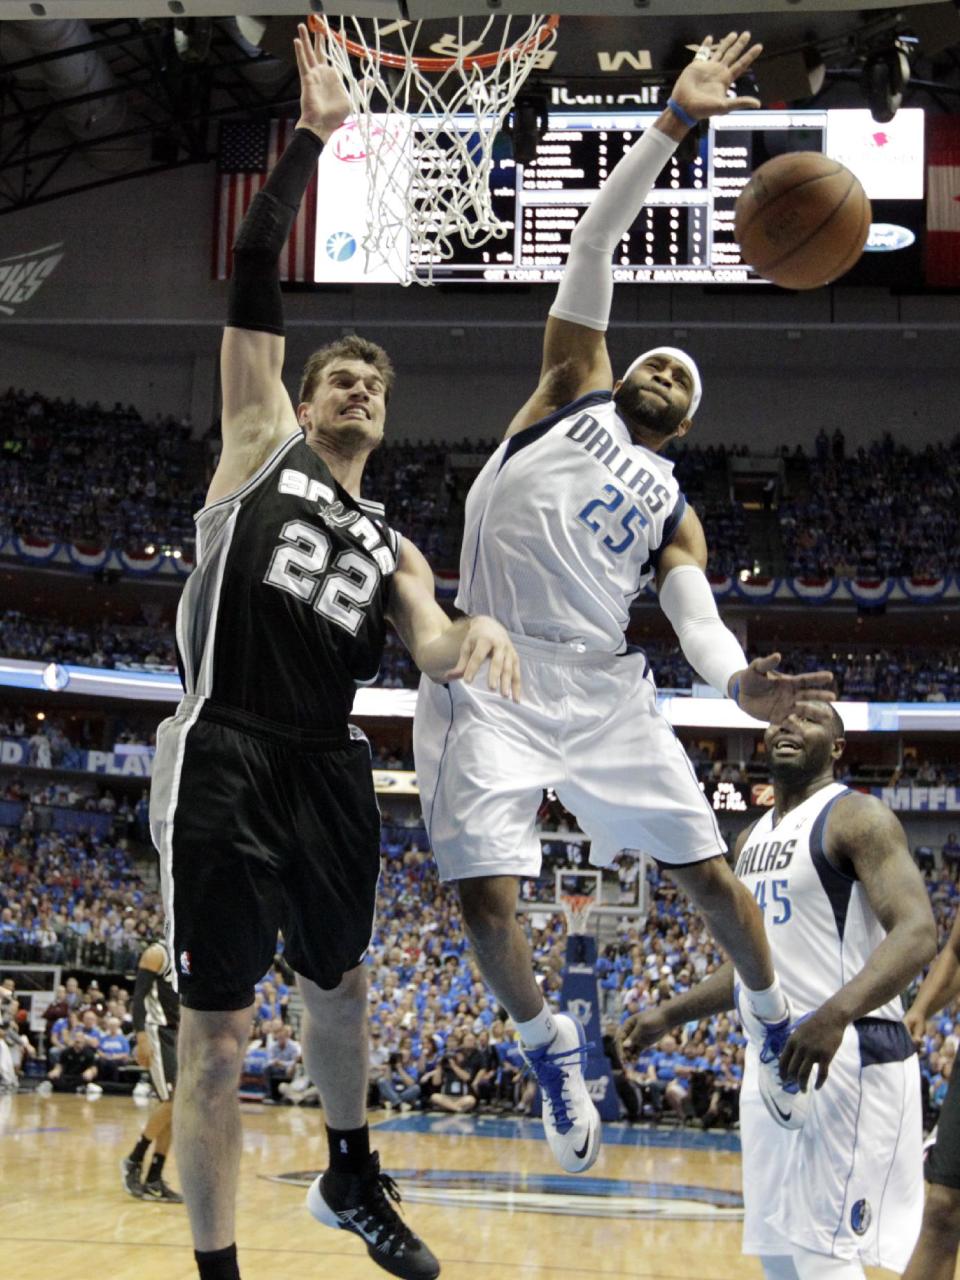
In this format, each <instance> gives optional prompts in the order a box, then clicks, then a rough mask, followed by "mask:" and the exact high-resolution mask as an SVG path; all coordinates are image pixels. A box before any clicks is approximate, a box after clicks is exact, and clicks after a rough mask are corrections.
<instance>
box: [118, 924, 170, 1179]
mask: <svg viewBox="0 0 960 1280" xmlns="http://www.w3.org/2000/svg"><path fill="white" fill-rule="evenodd" d="M172 979H173V963H172V961H171V959H170V953H169V951H168V950H167V947H166V944H165V943H163V942H151V944H150V946H149V947H147V949H146V951H144V953H143V955H142V956H141V957H140V964H139V966H138V968H137V980H136V984H135V985H134V988H133V1005H132V1009H131V1012H132V1014H133V1030H134V1032H135V1034H136V1037H137V1045H136V1049H135V1051H134V1056H135V1057H136V1060H137V1062H138V1063H139V1065H140V1066H141V1067H146V1068H147V1070H148V1071H149V1072H150V1079H151V1080H152V1081H153V1087H154V1089H155V1090H156V1092H157V1097H158V1098H159V1099H160V1105H159V1107H157V1108H156V1110H155V1111H154V1112H153V1113H152V1115H151V1116H150V1119H149V1120H148V1121H147V1123H146V1125H144V1128H143V1132H142V1133H141V1134H140V1137H139V1139H138V1140H137V1143H136V1145H135V1146H134V1148H133V1150H132V1151H131V1152H130V1154H129V1155H128V1156H125V1157H124V1158H123V1160H122V1161H121V1162H120V1173H121V1176H122V1178H123V1189H124V1191H126V1192H127V1194H128V1195H131V1196H133V1197H134V1199H136V1200H159V1201H163V1202H164V1203H166V1204H183V1196H181V1195H178V1194H177V1192H176V1191H173V1190H172V1189H171V1188H170V1187H168V1186H167V1184H166V1182H165V1181H164V1178H163V1166H164V1162H165V1161H166V1158H167V1156H168V1155H169V1153H170V1144H171V1142H172V1141H173V1088H174V1085H175V1084H176V1082H177V1028H178V1027H179V1025H180V1001H179V999H178V998H177V993H176V991H175V990H174V989H173V982H172ZM151 1143H152V1144H153V1159H152V1160H151V1161H150V1167H149V1169H148V1170H147V1176H146V1178H143V1179H142V1180H141V1178H142V1170H143V1162H144V1159H145V1158H146V1154H147V1151H148V1150H149V1148H150V1144H151Z"/></svg>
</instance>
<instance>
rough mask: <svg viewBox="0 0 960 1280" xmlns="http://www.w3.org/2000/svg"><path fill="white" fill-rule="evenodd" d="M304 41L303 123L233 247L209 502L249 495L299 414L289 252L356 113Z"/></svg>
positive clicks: (300, 59)
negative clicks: (287, 358)
mask: <svg viewBox="0 0 960 1280" xmlns="http://www.w3.org/2000/svg"><path fill="white" fill-rule="evenodd" d="M298 30H299V35H298V36H297V38H296V39H295V40H294V42H293V43H294V50H295V52H296V57H297V67H298V68H299V71H300V118H299V120H298V121H297V128H296V131H295V132H294V135H293V138H292V139H291V141H290V144H289V145H288V147H287V149H286V150H285V151H284V153H283V155H282V156H281V157H280V159H279V160H278V161H277V163H276V165H275V166H274V169H273V172H272V173H271V174H270V177H269V178H268V179H267V181H266V183H265V185H264V187H263V190H262V191H260V192H258V193H257V195H256V196H254V198H253V200H252V201H251V204H250V208H249V209H248V210H247V213H246V216H245V217H244V219H243V222H242V223H241V224H240V230H239V231H238V232H237V238H236V241H235V242H234V246H233V274H232V276H231V279H230V295H229V302H228V319H227V327H226V328H225V329H224V332H223V342H222V343H221V347H220V380H221V384H222V388H223V415H222V431H223V451H222V453H221V455H220V463H219V465H218V467H217V470H216V473H215V474H214V477H213V481H212V483H211V485H210V491H209V493H208V495H207V501H208V502H215V501H217V499H218V498H222V497H225V496H226V495H227V494H228V493H231V492H232V491H233V490H234V489H237V488H239V487H240V486H241V485H242V484H243V483H244V482H245V481H246V480H247V479H248V478H249V477H250V476H251V475H252V474H253V472H254V471H256V470H257V468H258V467H259V466H260V465H261V463H263V461H264V460H265V459H266V458H267V457H268V456H269V454H270V453H271V452H272V451H273V449H274V448H276V446H277V444H279V443H280V441H281V440H283V439H284V438H285V437H286V436H288V435H290V434H291V432H293V431H296V429H297V415H296V412H295V410H294V407H293V405H292V404H291V402H290V397H289V395H288V394H287V391H286V388H285V387H284V385H283V377H282V374H283V357H284V330H283V304H282V300H281V295H280V265H279V264H280V253H281V251H282V249H283V246H284V244H285V243H286V241H287V237H288V236H289V234H290V228H291V227H292V226H293V223H294V220H295V218H296V216H297V211H298V209H299V208H300V201H301V200H302V199H303V193H304V192H305V191H306V189H307V186H308V185H309V182H310V179H311V177H312V176H313V174H314V173H315V172H316V168H317V159H318V157H319V155H320V152H321V151H322V149H323V144H324V143H325V142H326V141H327V139H328V138H329V137H330V135H331V134H332V133H333V132H334V130H336V129H337V128H339V126H340V125H341V124H342V123H343V121H344V120H345V119H346V118H347V116H348V114H349V112H350V100H349V98H348V97H347V94H346V91H345V90H344V88H343V84H342V82H341V80H340V76H339V74H338V73H337V72H336V71H335V70H334V69H333V67H331V66H329V65H328V64H327V62H326V61H325V59H324V58H323V57H322V49H321V45H320V39H321V37H320V36H319V35H318V36H317V38H316V42H315V43H312V42H311V40H310V36H309V34H308V32H307V29H306V27H305V26H303V25H301V26H300V27H299V29H298Z"/></svg>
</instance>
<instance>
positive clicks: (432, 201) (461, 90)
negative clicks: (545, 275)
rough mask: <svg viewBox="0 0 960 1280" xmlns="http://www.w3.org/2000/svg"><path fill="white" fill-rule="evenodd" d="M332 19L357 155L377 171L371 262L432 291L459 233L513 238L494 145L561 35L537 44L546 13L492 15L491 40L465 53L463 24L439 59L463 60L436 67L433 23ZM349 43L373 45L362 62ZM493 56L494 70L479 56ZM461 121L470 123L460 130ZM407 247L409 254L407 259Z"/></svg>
mask: <svg viewBox="0 0 960 1280" xmlns="http://www.w3.org/2000/svg"><path fill="white" fill-rule="evenodd" d="M323 21H324V23H325V24H326V26H327V28H328V32H329V33H330V34H329V35H328V38H327V41H326V44H327V51H328V56H329V57H330V60H331V62H332V63H333V64H334V65H335V66H336V67H337V68H338V69H339V71H340V72H341V74H342V76H343V79H344V83H345V85H346V88H347V92H348V94H349V95H350V101H351V104H352V106H353V110H354V117H355V118H351V119H350V120H349V121H348V122H347V126H346V127H347V128H349V129H351V130H353V131H354V132H355V134H356V135H357V137H356V143H355V145H356V153H357V156H358V158H359V155H360V154H361V153H362V155H363V159H364V164H365V167H366V176H367V193H368V196H367V201H368V203H367V229H366V234H365V236H364V238H363V249H364V251H365V253H366V256H367V267H368V269H369V267H370V264H371V263H386V264H387V265H388V266H389V267H390V268H391V269H392V271H393V273H394V274H395V275H396V277H397V279H398V280H400V282H401V283H402V284H411V283H412V282H413V281H415V280H416V281H419V282H420V283H423V284H430V283H432V280H433V267H434V265H435V264H436V263H438V262H444V261H449V260H450V259H451V258H452V257H453V255H454V245H453V243H452V241H453V238H455V237H459V238H460V239H462V240H463V242H464V243H465V244H466V245H467V246H469V247H471V248H476V247H478V246H480V245H483V244H486V243H487V241H489V240H490V239H493V238H496V239H500V238H502V237H503V236H505V235H506V234H507V231H508V229H509V228H508V227H507V226H506V225H505V224H504V223H502V222H500V220H499V219H498V218H497V217H496V215H495V214H494V211H493V205H492V200H491V191H490V174H491V169H492V167H493V147H494V143H495V141H496V138H497V135H498V133H499V132H500V130H501V129H502V127H503V124H504V121H505V120H506V117H507V115H508V114H509V112H510V110H511V108H512V106H513V103H514V101H515V100H516V97H517V94H518V92H519V91H520V88H521V86H522V85H523V83H524V81H525V80H526V79H527V77H528V76H529V75H530V72H531V71H532V70H533V69H534V67H535V66H536V64H537V60H538V59H539V58H540V56H541V55H542V54H543V52H544V51H545V50H546V49H548V48H549V47H550V46H551V45H552V44H553V42H554V40H555V39H556V31H555V30H547V31H546V32H545V33H543V34H542V36H541V38H540V39H539V40H538V33H540V32H541V29H542V28H544V26H545V25H546V21H547V15H544V14H540V15H533V16H530V17H526V18H524V17H517V16H516V15H509V14H508V15H499V16H494V17H490V18H488V19H487V20H486V23H485V25H484V27H483V30H482V33H481V34H475V35H474V37H473V39H472V40H471V41H470V43H469V44H467V45H466V46H465V44H464V34H463V19H462V18H458V19H457V20H456V21H457V26H458V37H459V38H458V40H457V43H456V45H455V46H450V47H447V46H446V45H445V44H441V45H439V46H438V47H436V48H435V49H432V50H430V54H429V55H428V56H439V57H444V56H447V57H454V58H455V61H454V63H453V65H451V66H450V67H449V68H448V69H444V70H438V71H426V70H424V69H423V68H422V67H421V66H420V62H421V61H423V56H422V50H423V45H422V44H421V43H419V39H420V34H421V28H422V26H423V23H422V22H407V23H402V24H400V23H397V22H396V21H393V20H391V21H390V22H389V23H387V21H386V20H384V21H383V22H381V21H379V20H373V21H372V23H371V22H370V21H369V20H368V23H367V31H366V34H365V32H364V29H363V27H362V26H361V24H360V22H359V21H358V20H357V19H356V18H353V17H346V16H344V17H340V18H333V17H325V18H324V19H323ZM382 27H389V36H390V41H391V44H390V48H389V50H387V49H386V47H381V29H382ZM347 40H349V41H351V42H352V43H353V44H354V45H360V46H362V49H363V56H362V57H356V59H354V56H353V55H351V53H350V51H349V50H348V48H347V45H346V41H347ZM371 41H372V43H371ZM397 42H399V44H400V46H401V49H400V50H397V48H396V44H397ZM416 50H420V55H421V56H418V54H417V53H416V52H415V51H416ZM494 51H495V52H496V54H497V58H496V63H495V65H493V66H491V67H479V66H477V65H476V63H475V62H473V61H471V57H472V56H475V55H477V54H479V53H480V52H482V53H483V54H487V53H491V52H494ZM387 53H389V54H394V55H396V54H399V55H400V56H401V57H402V59H403V65H401V66H399V67H397V66H388V65H386V63H385V62H384V61H383V57H384V55H385V54H387ZM391 60H392V59H391ZM374 95H376V96H377V97H379V98H381V99H382V100H383V101H384V102H385V104H386V106H387V114H385V115H384V114H377V115H375V114H373V113H372V112H371V110H370V103H371V101H372V100H373V98H374ZM452 116H459V117H461V119H460V120H459V121H458V122H457V127H453V123H452V121H451V117H452ZM408 243H409V252H403V249H404V247H405V246H406V245H407V244H408ZM417 268H419V269H420V270H419V272H418V271H417Z"/></svg>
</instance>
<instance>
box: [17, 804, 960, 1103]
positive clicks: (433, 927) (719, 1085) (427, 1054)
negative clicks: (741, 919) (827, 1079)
mask: <svg viewBox="0 0 960 1280" xmlns="http://www.w3.org/2000/svg"><path fill="white" fill-rule="evenodd" d="M385 818H386V821H385V824H384V841H383V874H382V876H381V881H380V887H379V897H378V908H377V923H376V931H375V933H374V936H373V939H372V941H371V946H370V950H369V953H368V966H369V988H370V1004H369V1011H370V1069H371V1084H370V1104H371V1105H383V1106H386V1107H388V1108H394V1107H397V1108H400V1109H409V1108H412V1107H421V1108H425V1109H433V1110H439V1111H448V1112H468V1111H474V1110H476V1109H477V1108H494V1109H496V1110H499V1111H509V1112H511V1113H515V1114H518V1115H523V1114H526V1113H528V1112H529V1110H530V1107H531V1103H532V1101H533V1099H534V1094H533V1086H532V1084H531V1081H530V1080H529V1078H528V1077H527V1075H526V1073H525V1071H524V1067H523V1062H522V1059H521V1056H520V1052H519V1047H518V1044H517V1039H516V1034H515V1031H514V1030H513V1028H512V1026H511V1025H510V1024H509V1022H508V1021H507V1020H506V1019H505V1018H504V1016H503V1012H502V1010H500V1009H498V1007H497V1003H496V1001H495V999H494V998H493V996H492V994H491V993H490V991H489V990H488V989H487V988H486V986H485V984H484V982H483V980H482V978H481V976H480V973H479V970H478V968H477V966H476V963H475V960H474V958H473V955H472V953H471V951H470V948H469V946H468V943H467V938H466V934H465V931H464V927H463V920H462V916H461V913H460V908H459V905H458V901H457V899H456V896H455V895H454V894H453V893H452V892H451V891H450V890H449V889H448V888H446V887H445V886H443V885H441V884H440V882H439V880H438V877H437V873H436V869H435V866H434V864H433V861H432V858H431V857H430V855H429V854H428V853H427V852H426V851H425V850H426V840H425V835H424V833H423V831H422V829H421V828H419V827H418V826H417V825H416V823H415V822H414V820H413V819H410V820H409V823H408V822H403V821H400V820H399V819H397V818H394V817H391V815H389V814H387V815H385ZM543 818H544V820H545V823H546V825H547V826H548V827H550V828H552V829H553V830H554V831H556V835H557V840H556V841H555V843H557V844H558V847H559V846H560V845H562V843H563V836H564V835H565V834H566V833H565V831H564V830H563V828H564V827H565V826H567V825H568V823H567V822H566V820H565V819H564V816H563V814H562V811H561V810H559V809H558V808H557V807H556V806H554V807H553V808H551V807H550V806H549V805H547V806H545V808H544V811H543ZM948 843H949V842H948ZM570 847H571V848H575V849H576V850H577V851H578V852H579V851H580V850H582V843H580V842H576V841H571V842H570ZM951 849H952V850H953V854H954V856H953V857H952V858H948V857H947V856H946V852H944V855H943V856H942V857H941V858H939V859H934V860H933V864H932V865H931V866H929V867H928V868H927V869H925V871H924V875H925V879H926V883H927V886H928V890H929V893H930V898H931V902H932V904H933V908H934V912H935V915H936V919H937V924H938V929H939V933H940V942H941V945H942V944H943V942H944V941H945V939H946V936H947V934H948V932H949V929H950V926H951V923H952V920H953V917H954V914H955V912H956V910H957V909H958V906H960V886H958V883H957V878H956V877H957V872H958V868H960V843H958V842H957V841H956V839H953V838H952V844H951ZM571 865H573V866H574V867H575V866H576V865H578V862H577V861H576V860H574V861H573V862H572V864H571ZM638 865H639V864H636V863H634V872H635V871H636V868H637V866H638ZM624 871H625V868H621V873H623V872H624ZM646 876H647V879H648V885H647V887H648V896H649V909H648V914H647V916H646V918H645V920H644V921H643V922H640V921H639V920H637V919H636V918H628V917H624V918H623V919H621V920H620V921H619V922H618V924H617V931H616V936H615V938H613V939H608V940H606V942H605V944H604V946H603V947H602V950H601V954H600V957H599V961H598V966H597V971H598V979H599V983H600V990H601V999H602V1009H603V1015H604V1026H603V1030H604V1047H605V1049H606V1052H607V1055H608V1057H609V1059H610V1063H611V1069H612V1072H613V1076H614V1081H615V1084H616V1088H617V1092H618V1095H619V1097H620V1100H621V1103H622V1107H623V1112H624V1115H625V1117H626V1119H627V1120H629V1121H639V1120H642V1119H645V1118H646V1119H652V1120H661V1119H664V1118H673V1119H675V1120H676V1121H678V1122H681V1123H693V1122H696V1123H700V1124H701V1125H702V1126H703V1127H710V1126H712V1125H723V1124H731V1123H733V1122H734V1121H735V1120H736V1117H737V1096H738V1090H739V1084H740V1080H741V1078H742V1070H743V1055H744V1043H745V1042H744V1039H743V1036H742V1034H741V1032H740V1029H739V1027H738V1025H737V1022H736V1020H735V1018H733V1017H727V1016H721V1017H718V1018H712V1019H705V1020H703V1021H701V1022H698V1023H691V1024H688V1025H686V1026H683V1027H677V1028H674V1029H673V1031H672V1032H671V1033H670V1035H668V1036H665V1037H663V1039H662V1040H661V1041H660V1042H659V1043H658V1044H657V1045H655V1046H654V1047H653V1048H651V1049H650V1050H647V1051H645V1052H644V1053H642V1054H640V1055H639V1056H637V1057H634V1058H628V1059H626V1060H625V1059H624V1058H623V1057H622V1056H621V1052H620V1049H619V1047H618V1044H617V1040H616V1030H617V1026H618V1024H620V1023H621V1022H622V1021H624V1020H625V1019H626V1018H627V1017H629V1016H630V1015H631V1014H633V1013H637V1012H640V1011H642V1010H643V1009H646V1008H649V1007H650V1006H651V1005H655V1004H657V1003H659V1002H661V1001H663V1000H666V999H669V998H670V997H671V996H672V995H675V994H679V993H681V992H683V991H685V990H687V989H688V988H689V987H690V986H691V985H692V984H693V983H696V982H697V981H699V980H701V979H702V978H704V977H706V976H708V975H709V974H710V973H711V972H713V970H714V969H715V968H716V966H717V965H718V964H719V963H720V962H721V957H720V954H719V952H718V950H717V949H716V947H715V946H714V944H713V942H712V939H711V938H710V936H709V934H708V932H707V930H706V929H705V927H704V926H703V924H702V923H701V921H700V919H699V918H698V917H697V916H696V914H695V913H694V912H692V911H691V910H690V908H689V907H688V905H687V903H686V901H685V899H684V898H683V897H682V895H681V894H679V893H678V891H677V890H676V888H675V886H674V885H673V883H672V882H671V881H670V880H669V878H668V877H666V876H665V875H663V874H662V873H661V872H660V871H659V869H658V868H657V866H656V865H655V864H653V863H651V864H650V865H649V866H648V867H647V870H646ZM622 878H623V875H622V874H621V879H622ZM621 888H622V884H621ZM522 919H523V920H524V921H525V922H526V928H527V930H528V935H529V938H530V943H531V947H532V951H533V955H534V961H535V965H536V969H537V973H538V977H539V980H540V981H541V983H542V987H543V990H544V993H545V995H546V996H547V998H548V1000H551V1001H556V1000H557V999H558V998H559V994H560V990H561V987H562V980H563V968H564V960H565V946H566V937H565V926H564V922H563V919H562V917H560V916H557V915H552V914H550V913H549V911H547V910H542V911H539V912H538V911H537V910H536V908H535V907H534V908H533V909H532V910H531V911H529V912H528V913H527V914H525V915H524V916H523V917H522ZM160 928H161V904H160V901H159V895H158V894H157V893H156V892H154V891H152V890H150V889H148V888H147V887H146V886H145V885H144V883H143V882H142V880H141V879H140V877H139V876H138V874H137V872H136V870H135V868H134V866H133V865H132V862H131V860H130V857H129V854H128V853H127V851H126V850H124V849H123V848H122V847H118V846H115V845H110V844H107V843H103V842H97V841H95V840H93V839H91V838H84V837H82V836H72V837H68V838H63V837H59V836H40V837H37V836H33V835H31V834H30V833H25V832H23V831H17V830H8V831H5V832H0V960H2V959H4V958H6V959H13V958H18V959H29V960H31V961H37V960H40V959H43V960H49V961H56V962H59V963H64V964H66V965H71V964H72V965H74V966H76V967H78V968H79V967H82V968H84V969H87V970H90V969H99V970H101V971H103V972H112V973H117V972H121V971H123V972H127V973H129V972H130V971H132V970H133V969H134V968H135V966H136V963H137V959H138V956H139V954H140V952H141V951H142V949H143V947H144V946H145V945H146V944H147V942H149V941H150V940H151V939H152V938H153V937H155V936H157V935H158V932H159V930H160ZM7 985H8V986H10V985H11V984H10V982H9V981H8V984H7ZM63 995H65V997H66V998H67V1005H68V1007H67V1008H66V1009H65V1010H61V1011H59V1012H58V1017H57V1018H56V1019H54V1018H53V1016H52V1014H51V1015H50V1016H49V1017H48V1031H49V1035H48V1037H47V1044H46V1051H47V1052H46V1059H45V1062H44V1064H43V1072H44V1074H45V1076H46V1078H47V1080H48V1083H49V1086H50V1088H85V1089H86V1088H87V1087H88V1086H95V1087H94V1088H92V1089H90V1090H88V1091H90V1092H92V1093H96V1092H97V1090H98V1089H100V1088H101V1087H104V1086H109V1084H111V1083H112V1082H113V1081H114V1080H116V1079H117V1078H118V1073H119V1074H120V1075H122V1074H123V1071H122V1069H123V1068H124V1067H125V1066H127V1065H130V1064H129V1045H128V1046H127V1048H126V1049H125V1048H124V1044H123V1037H124V1036H128V1035H129V995H128V992H127V991H125V990H124V989H123V987H122V986H119V985H118V986H117V987H108V990H107V992H106V994H105V995H104V994H103V993H102V992H100V990H99V988H98V987H97V986H96V984H94V986H93V996H92V998H91V992H90V991H89V990H88V991H87V992H86V994H85V995H81V994H80V993H79V991H78V987H77V984H76V982H75V980H71V981H70V982H68V983H67V984H66V991H65V993H58V1005H57V1006H56V1007H55V1010H54V1011H55V1012H57V1011H58V1008H59V1004H61V1003H63V999H62V998H61V996H63ZM7 999H8V1004H7V1012H6V1015H5V1017H4V1019H3V1021H4V1028H5V1029H4V1035H5V1036H6V1038H7V1040H8V1041H9V1043H10V1046H11V1049H10V1052H11V1053H13V1052H14V1051H16V1054H17V1056H19V1059H20V1067H21V1069H22V1068H23V1065H24V1064H25V1063H26V1062H27V1061H28V1059H29V1058H30V1057H31V1056H35V1055H36V1053H37V1052H38V1049H39V1048H41V1046H38V1045H37V1044H36V1037H30V1036H26V1041H25V1042H23V1037H24V1035H25V1031H26V1027H25V1017H22V1016H21V1015H22V1011H18V1010H17V1009H12V1010H11V1007H10V1006H9V1000H10V999H12V995H9V996H8V998H7ZM91 1009H92V1012H91ZM85 1010H86V1012H85ZM48 1013H49V1011H48ZM291 1016H292V1011H291V988H290V974H289V972H288V971H287V970H285V969H284V968H283V966H282V960H281V962H280V967H278V968H277V969H276V970H275V971H273V972H272V973H271V974H268V975H267V976H266V977H265V979H264V981H263V982H262V983H261V984H260V986H259V987H258V991H257V996H256V1003H255V1009H254V1015H253V1018H252V1026H251V1033H250V1046H249V1049H248V1053H247V1058H246V1063H245V1068H244V1088H246V1089H247V1090H249V1091H250V1096H254V1097H261V1098H264V1099H265V1100H269V1101H270V1102H272V1103H277V1104H282V1103H291V1104H296V1103H302V1102H310V1101H311V1100H313V1101H315V1100H316V1094H315V1090H314V1089H313V1087H312V1085H311V1083H310V1081H309V1079H308V1078H307V1077H306V1075H305V1073H304V1068H303V1064H302V1061H301V1054H300V1047H299V1044H298V1042H297V1039H296V1027H295V1025H291ZM958 1018H960V1002H954V1005H952V1006H951V1007H949V1008H948V1009H947V1010H945V1011H944V1012H943V1013H942V1014H940V1015H939V1016H938V1017H937V1018H934V1019H931V1021H930V1023H929V1024H928V1027H927V1032H926V1037H925V1041H924V1044H923V1046H922V1050H921V1068H922V1073H923V1079H924V1089H925V1107H926V1115H927V1120H928V1123H932V1122H933V1120H934V1119H935V1117H936V1114H937V1110H938V1107H939V1104H940V1103H941V1102H942V1097H943V1094H944V1092H945V1088H946V1083H947V1082H948V1080H949V1078H950V1073H951V1071H952V1070H953V1063H954V1060H955V1055H956V1049H957V1036H958V1030H960V1024H958ZM14 1039H17V1045H19V1048H17V1045H13V1040H14ZM94 1039H96V1040H97V1041H98V1043H97V1044H94V1043H93V1040H94ZM105 1044H106V1047H104V1045H105ZM68 1050H69V1051H70V1053H69V1055H68V1057H67V1059H66V1061H65V1062H64V1061H63V1059H62V1057H60V1055H62V1054H63V1053H64V1052H66V1051H68ZM108 1059H109V1060H112V1065H111V1061H109V1060H108ZM58 1064H59V1065H60V1069H59V1070H57V1067H58ZM61 1078H63V1079H65V1080H66V1083H62V1084H61V1083H60V1081H61Z"/></svg>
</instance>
